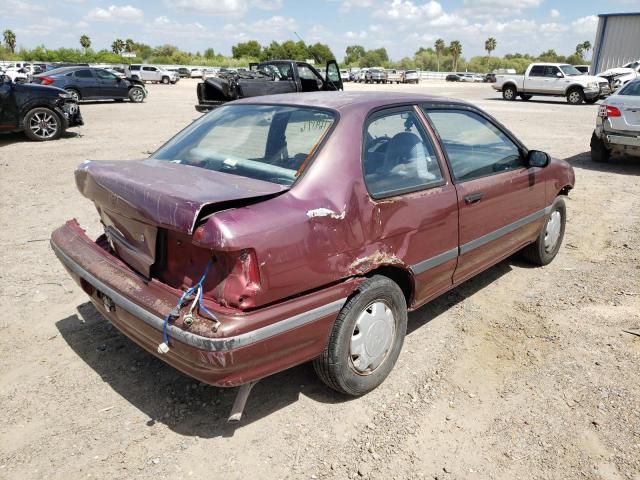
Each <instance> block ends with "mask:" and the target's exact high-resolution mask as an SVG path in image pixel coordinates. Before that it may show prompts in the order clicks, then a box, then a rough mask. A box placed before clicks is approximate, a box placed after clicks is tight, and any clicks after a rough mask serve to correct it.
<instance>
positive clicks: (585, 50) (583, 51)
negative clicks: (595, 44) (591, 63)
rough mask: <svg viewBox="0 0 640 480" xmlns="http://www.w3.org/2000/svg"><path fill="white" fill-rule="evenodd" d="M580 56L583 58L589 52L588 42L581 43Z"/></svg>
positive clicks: (589, 43) (589, 45) (589, 44)
mask: <svg viewBox="0 0 640 480" xmlns="http://www.w3.org/2000/svg"><path fill="white" fill-rule="evenodd" d="M581 46H582V55H580V56H581V57H585V56H586V55H587V54H588V53H589V50H591V42H590V41H589V40H585V41H584V42H582V45H581ZM577 52H578V50H577V49H576V53H577Z"/></svg>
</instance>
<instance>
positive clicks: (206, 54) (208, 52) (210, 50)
mask: <svg viewBox="0 0 640 480" xmlns="http://www.w3.org/2000/svg"><path fill="white" fill-rule="evenodd" d="M215 56H216V52H214V51H213V48H207V49H206V50H205V51H204V58H206V59H207V60H213V59H214V58H215Z"/></svg>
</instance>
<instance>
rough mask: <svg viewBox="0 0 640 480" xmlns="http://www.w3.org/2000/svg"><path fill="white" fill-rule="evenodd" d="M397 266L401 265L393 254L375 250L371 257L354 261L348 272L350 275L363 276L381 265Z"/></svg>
mask: <svg viewBox="0 0 640 480" xmlns="http://www.w3.org/2000/svg"><path fill="white" fill-rule="evenodd" d="M399 264H402V261H401V260H400V259H399V258H398V257H396V255H395V254H393V253H387V252H382V251H380V250H376V251H375V252H374V253H372V254H371V255H368V256H366V257H362V258H357V259H356V260H354V261H353V262H352V263H351V265H349V271H350V272H351V273H352V274H364V273H367V272H369V271H370V270H373V269H375V268H377V267H379V266H381V265H399Z"/></svg>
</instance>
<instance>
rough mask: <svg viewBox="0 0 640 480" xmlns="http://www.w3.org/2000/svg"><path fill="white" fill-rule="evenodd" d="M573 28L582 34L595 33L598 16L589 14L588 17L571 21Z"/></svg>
mask: <svg viewBox="0 0 640 480" xmlns="http://www.w3.org/2000/svg"><path fill="white" fill-rule="evenodd" d="M571 28H572V30H573V31H574V32H576V33H582V34H585V35H586V34H595V33H596V29H597V28H598V17H596V16H595V15H589V16H587V17H581V18H578V19H577V20H574V21H573V22H571Z"/></svg>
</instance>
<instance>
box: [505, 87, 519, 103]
mask: <svg viewBox="0 0 640 480" xmlns="http://www.w3.org/2000/svg"><path fill="white" fill-rule="evenodd" d="M517 93H518V92H516V88H515V87H512V86H511V85H509V86H508V87H504V88H503V89H502V98H504V99H505V100H507V101H513V100H515V99H516V95H517Z"/></svg>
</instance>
